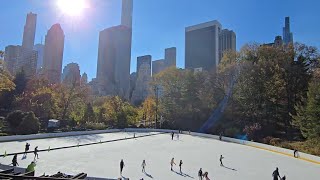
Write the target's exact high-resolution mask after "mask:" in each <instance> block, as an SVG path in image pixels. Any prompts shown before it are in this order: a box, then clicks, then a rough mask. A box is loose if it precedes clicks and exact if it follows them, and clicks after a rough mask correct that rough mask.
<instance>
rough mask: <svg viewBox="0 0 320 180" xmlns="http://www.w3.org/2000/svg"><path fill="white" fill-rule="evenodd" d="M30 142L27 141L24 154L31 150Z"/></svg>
mask: <svg viewBox="0 0 320 180" xmlns="http://www.w3.org/2000/svg"><path fill="white" fill-rule="evenodd" d="M29 148H30V144H29V143H26V145H25V148H24V155H27V152H28V151H29Z"/></svg>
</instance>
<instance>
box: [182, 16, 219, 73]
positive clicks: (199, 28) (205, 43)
mask: <svg viewBox="0 0 320 180" xmlns="http://www.w3.org/2000/svg"><path fill="white" fill-rule="evenodd" d="M220 31H221V24H220V23H219V22H218V21H210V22H207V23H202V24H199V25H195V26H190V27H187V28H186V32H185V68H186V69H195V68H203V69H204V70H207V71H211V70H214V69H215V68H216V66H217V65H218V63H219V33H220Z"/></svg>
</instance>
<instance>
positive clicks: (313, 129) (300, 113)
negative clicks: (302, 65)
mask: <svg viewBox="0 0 320 180" xmlns="http://www.w3.org/2000/svg"><path fill="white" fill-rule="evenodd" d="M296 110H297V115H295V116H293V119H294V124H295V125H296V126H297V127H299V128H300V131H301V133H302V135H303V136H304V137H305V138H310V139H313V138H319V137H320V120H319V115H320V69H316V70H315V72H314V73H313V78H312V80H311V82H310V83H309V91H308V95H307V99H306V102H305V106H303V105H302V104H299V105H297V106H296Z"/></svg>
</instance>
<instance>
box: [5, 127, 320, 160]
mask: <svg viewBox="0 0 320 180" xmlns="http://www.w3.org/2000/svg"><path fill="white" fill-rule="evenodd" d="M121 131H122V132H123V131H124V132H141V133H147V132H164V133H171V132H174V133H178V130H168V129H140V128H127V129H123V130H120V129H108V130H95V131H75V132H64V133H48V134H32V135H17V136H3V137H0V142H8V141H19V140H32V139H43V138H56V137H66V136H80V135H90V134H102V133H114V132H121ZM182 133H183V134H187V135H192V136H197V137H203V138H210V139H216V140H219V136H217V135H211V134H202V133H196V132H190V134H189V132H187V131H183V132H182ZM222 140H223V141H227V142H232V143H237V144H242V145H246V146H251V147H254V148H257V149H262V150H267V151H271V152H274V153H279V154H282V155H286V156H293V150H290V149H285V148H280V147H275V146H271V145H267V144H262V143H256V142H252V141H245V140H239V139H234V138H229V137H222ZM299 158H300V159H303V160H305V161H309V162H312V163H316V164H320V157H318V156H314V155H310V154H306V153H302V152H299Z"/></svg>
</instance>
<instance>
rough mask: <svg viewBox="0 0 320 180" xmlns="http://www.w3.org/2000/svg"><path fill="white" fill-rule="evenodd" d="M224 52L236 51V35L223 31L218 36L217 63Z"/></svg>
mask: <svg viewBox="0 0 320 180" xmlns="http://www.w3.org/2000/svg"><path fill="white" fill-rule="evenodd" d="M226 51H236V33H234V32H233V31H232V30H228V29H223V30H222V31H221V32H220V34H219V62H220V61H221V59H222V57H223V54H224V52H226Z"/></svg>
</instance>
